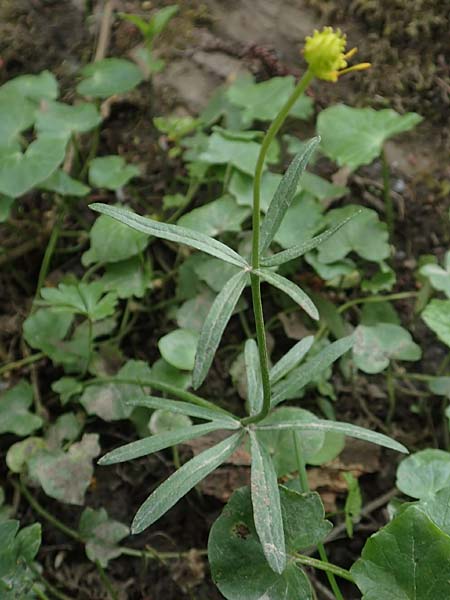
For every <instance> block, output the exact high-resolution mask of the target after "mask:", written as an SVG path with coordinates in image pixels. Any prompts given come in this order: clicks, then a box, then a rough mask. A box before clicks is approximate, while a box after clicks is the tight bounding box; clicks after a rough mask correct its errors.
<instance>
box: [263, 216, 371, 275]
mask: <svg viewBox="0 0 450 600" xmlns="http://www.w3.org/2000/svg"><path fill="white" fill-rule="evenodd" d="M359 213H360V211H356V212H355V213H353V214H352V215H350V216H349V217H347V218H346V219H343V220H342V221H340V222H339V223H338V224H337V225H335V226H334V227H330V229H327V230H326V231H324V232H323V233H320V234H319V235H316V236H315V237H313V238H311V239H310V240H307V241H306V242H303V243H302V244H298V245H297V246H292V248H288V249H287V250H283V252H278V253H277V254H273V255H272V256H267V257H263V258H261V264H262V266H263V267H276V266H279V265H283V264H284V263H286V262H288V261H290V260H294V258H299V257H300V256H303V255H304V254H306V253H307V252H310V250H314V248H317V246H320V244H322V243H323V242H325V241H326V240H328V239H329V238H330V237H331V236H332V235H334V234H335V233H336V232H337V231H339V229H341V227H344V225H346V224H347V223H348V222H349V221H350V220H351V219H353V218H354V217H355V216H356V215H358V214H359Z"/></svg>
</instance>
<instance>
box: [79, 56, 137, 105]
mask: <svg viewBox="0 0 450 600" xmlns="http://www.w3.org/2000/svg"><path fill="white" fill-rule="evenodd" d="M81 74H82V76H83V78H84V79H83V81H81V83H79V84H78V86H77V92H78V93H79V94H81V95H82V96H92V97H93V98H108V97H109V96H114V95H115V94H125V92H129V91H130V90H132V89H133V88H135V87H136V86H137V85H138V84H139V83H140V82H141V81H142V79H143V75H142V72H141V71H140V69H139V68H138V67H137V66H136V65H135V64H134V63H132V62H130V61H129V60H124V59H122V58H104V59H103V60H99V61H97V62H93V63H90V64H89V65H87V66H85V67H84V68H83V69H82V71H81Z"/></svg>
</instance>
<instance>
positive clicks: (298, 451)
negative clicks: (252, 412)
mask: <svg viewBox="0 0 450 600" xmlns="http://www.w3.org/2000/svg"><path fill="white" fill-rule="evenodd" d="M292 435H293V436H294V447H295V456H296V459H297V469H298V478H299V481H300V488H301V490H302V492H309V491H310V487H309V482H308V476H307V474H306V465H305V459H304V456H303V448H302V444H301V441H300V440H299V439H298V434H297V433H296V432H295V431H294V432H292ZM317 551H318V552H319V556H320V558H321V561H322V563H321V564H328V565H329V564H330V563H329V560H328V556H327V551H326V550H325V546H324V545H323V544H317ZM321 561H319V562H321ZM330 567H333V568H329V569H324V570H325V571H326V575H327V579H328V583H329V584H330V588H331V589H332V590H333V594H334V595H335V596H336V598H337V600H344V597H343V595H342V594H341V590H340V589H339V586H338V583H337V581H336V578H335V576H334V571H333V569H334V565H330Z"/></svg>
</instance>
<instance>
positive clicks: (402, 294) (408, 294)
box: [337, 292, 419, 313]
mask: <svg viewBox="0 0 450 600" xmlns="http://www.w3.org/2000/svg"><path fill="white" fill-rule="evenodd" d="M418 293H419V292H397V293H395V294H385V295H384V296H383V295H379V296H367V298H354V299H353V300H349V301H348V302H345V303H344V304H342V305H341V306H340V307H339V308H338V309H337V311H338V313H343V312H345V311H346V310H348V309H349V308H351V307H352V306H357V305H358V304H366V303H368V304H370V303H372V302H374V303H376V302H388V301H391V300H406V299H408V298H416V297H417V295H418Z"/></svg>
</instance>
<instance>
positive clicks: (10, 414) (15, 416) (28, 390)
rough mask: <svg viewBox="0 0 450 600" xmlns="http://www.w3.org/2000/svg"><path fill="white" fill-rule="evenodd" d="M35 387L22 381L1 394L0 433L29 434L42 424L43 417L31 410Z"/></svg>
mask: <svg viewBox="0 0 450 600" xmlns="http://www.w3.org/2000/svg"><path fill="white" fill-rule="evenodd" d="M32 404H33V388H32V387H31V385H30V384H29V383H27V382H26V381H21V382H20V383H18V384H17V385H15V386H14V387H13V388H11V389H10V390H8V391H6V392H4V393H3V394H1V396H0V433H6V432H9V433H15V434H16V435H20V436H25V435H29V434H30V433H32V432H33V431H36V429H40V427H41V426H42V419H41V417H38V416H37V415H35V414H33V413H32V412H30V410H29V409H30V406H31V405H32Z"/></svg>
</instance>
